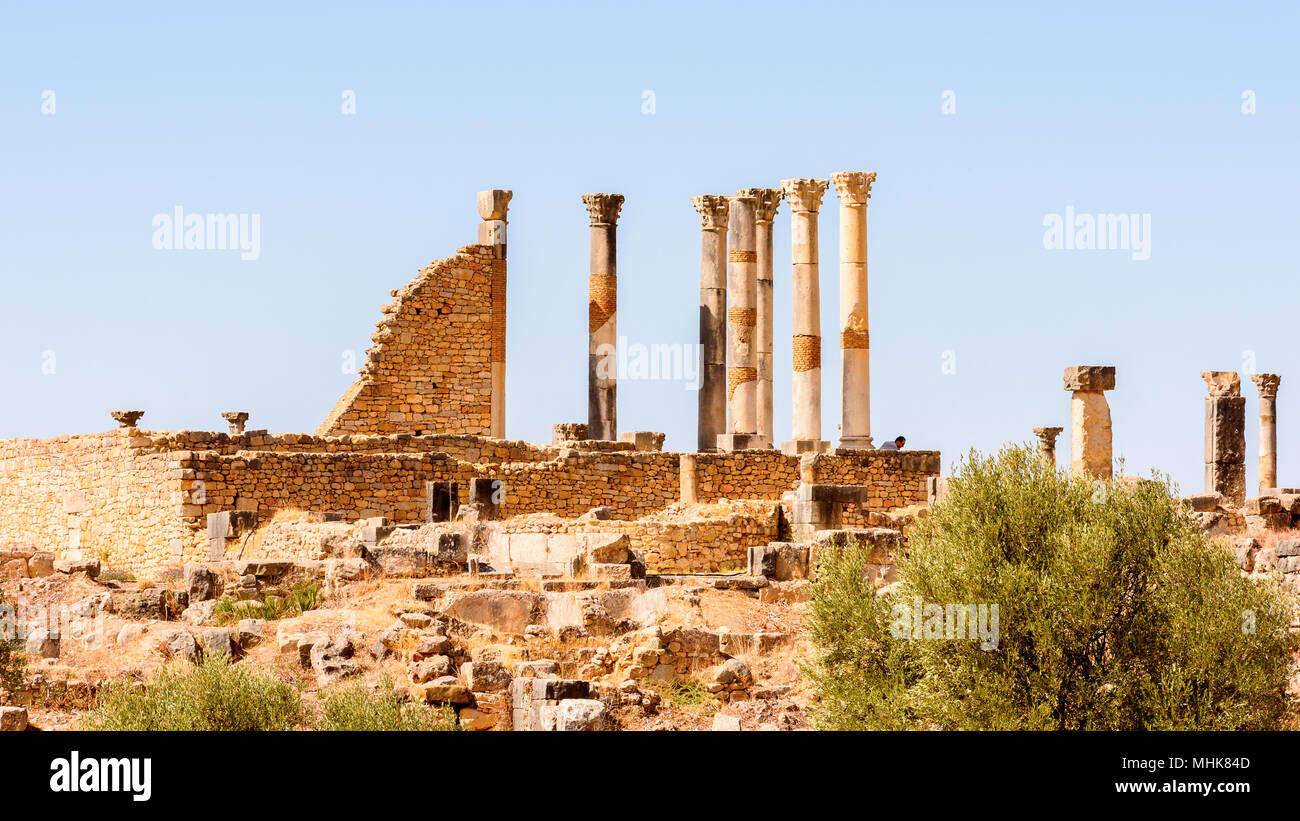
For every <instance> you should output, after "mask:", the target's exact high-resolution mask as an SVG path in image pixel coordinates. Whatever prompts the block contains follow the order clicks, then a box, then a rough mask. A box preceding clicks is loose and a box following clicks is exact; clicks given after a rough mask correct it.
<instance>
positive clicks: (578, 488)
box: [0, 429, 939, 569]
mask: <svg viewBox="0 0 1300 821" xmlns="http://www.w3.org/2000/svg"><path fill="white" fill-rule="evenodd" d="M181 446H186V449H175V448H178V447H181ZM249 446H251V447H253V448H256V447H262V448H272V449H270V450H257V449H244V448H248V447H249ZM434 447H438V448H443V450H431V448H434ZM190 448H192V449H190ZM445 451H454V452H455V453H456V454H457V455H456V456H453V455H449V454H448V453H447V452H445ZM519 456H522V457H524V458H525V459H526V461H497V460H507V459H510V458H513V457H519ZM458 457H462V458H458ZM679 458H680V454H676V453H662V452H658V451H640V452H628V451H613V452H596V451H583V450H579V449H576V448H563V447H555V446H540V445H530V444H527V443H522V442H504V441H500V440H492V439H486V438H481V437H470V436H446V437H435V436H429V437H425V436H404V435H393V436H384V437H369V436H356V437H353V436H344V437H326V438H324V439H322V438H319V437H310V436H299V435H295V434H283V435H277V436H269V435H266V434H260V433H256V432H254V433H250V434H245V435H244V436H235V437H231V436H228V435H226V434H214V433H205V432H184V431H182V432H174V433H167V432H162V433H157V432H155V433H151V432H147V431H141V430H136V429H128V430H114V431H109V432H107V433H101V434H89V435H85V436H70V437H60V438H58V439H51V440H4V441H0V540H9V541H14V542H20V543H27V544H31V545H32V546H33V547H36V548H37V549H41V550H51V551H54V552H55V553H56V554H57V555H58V556H59V557H60V558H66V557H71V556H76V555H84V556H87V557H98V558H105V559H107V560H108V561H109V563H110V564H113V565H117V566H120V567H129V568H132V569H141V568H154V567H161V566H167V565H175V564H177V563H179V562H182V561H193V560H201V559H202V558H204V557H205V556H206V551H207V544H206V516H207V514H209V513H218V512H221V511H226V510H233V509H237V508H238V509H246V510H257V511H258V512H259V517H261V518H262V520H263V521H265V520H266V519H265V517H269V516H270V515H272V514H273V513H274V512H275V511H277V510H304V511H312V512H330V513H339V514H341V515H342V516H343V518H344V519H348V520H354V519H359V518H366V517H370V516H386V517H388V518H389V519H391V520H393V521H394V522H396V523H414V522H420V521H422V520H423V517H424V492H425V491H424V483H425V482H426V481H434V480H442V481H448V480H450V481H457V482H461V483H462V487H464V488H465V489H466V491H463V492H467V490H468V487H467V486H468V482H469V480H470V479H471V478H475V477H484V478H496V479H501V480H503V481H504V482H505V486H506V492H505V506H504V515H506V516H514V515H519V514H527V513H543V512H547V513H555V514H557V515H559V516H562V517H567V518H575V517H577V516H580V515H581V514H583V513H585V512H587V511H588V510H590V509H591V508H593V507H599V506H608V507H611V508H613V515H614V516H615V517H616V518H619V519H624V520H632V519H639V518H642V517H645V516H648V515H650V514H654V513H656V512H658V511H662V510H664V509H665V508H667V507H669V506H670V505H672V504H674V503H676V502H678V500H679V494H680V468H679ZM543 459H544V460H546V461H542V460H543ZM534 460H536V461H534ZM798 464H799V461H798V459H797V458H796V457H788V456H784V455H782V454H780V453H778V452H776V451H747V452H742V453H735V454H700V455H699V457H698V468H697V475H698V477H699V479H698V500H699V502H701V503H708V502H716V501H719V500H722V499H726V498H731V499H761V500H767V501H779V500H780V498H781V495H782V494H784V493H785V492H786V491H789V490H792V489H793V488H794V486H795V483H796V482H797V480H798ZM938 466H939V457H938V454H937V453H935V452H932V451H931V452H926V451H904V452H894V451H867V452H864V453H863V454H861V455H852V456H848V455H827V456H824V457H823V458H822V459H821V460H820V461H819V463H818V475H817V477H816V479H817V481H819V482H832V483H838V484H865V485H868V486H870V487H871V488H872V490H873V492H872V495H871V499H870V502H869V507H870V508H871V509H873V510H890V509H895V508H898V507H904V506H907V505H910V504H915V503H917V502H922V501H924V500H925V498H926V493H925V480H926V478H927V477H928V476H930V475H936V474H937V473H938ZM854 515H855V514H854V513H853V511H851V510H846V511H845V519H846V524H850V523H852V522H853V521H855V519H854ZM672 527H677V525H673V526H672ZM764 527H765V526H764ZM669 529H671V528H669ZM706 529H707V528H706ZM688 531H689V528H687V529H686V530H682V531H681V532H680V533H676V532H675V531H674V538H676V537H678V536H680V538H682V539H684V540H690V539H695V538H702V537H704V536H706V535H707V534H706V533H705V532H704V531H700V532H698V533H694V534H692V532H688ZM753 535H755V536H756V535H757V534H753ZM78 550H79V551H81V553H80V554H78V553H76V552H74V551H78ZM687 553H689V551H684V552H683V555H682V556H681V557H680V558H682V559H683V560H684V561H688V562H689V561H694V560H696V559H700V558H703V559H706V560H709V561H714V560H717V559H719V558H722V557H718V556H703V557H691V556H689V555H687ZM658 558H662V559H663V560H665V561H664V562H663V565H664V566H672V565H674V564H676V562H674V561H673V560H675V559H678V558H679V557H678V556H667V555H662V552H661V553H660V555H659V557H658Z"/></svg>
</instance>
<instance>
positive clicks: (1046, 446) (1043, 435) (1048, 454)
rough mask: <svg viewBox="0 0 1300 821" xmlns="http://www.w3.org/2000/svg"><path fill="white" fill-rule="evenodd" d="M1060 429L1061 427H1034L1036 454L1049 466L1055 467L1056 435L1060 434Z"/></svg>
mask: <svg viewBox="0 0 1300 821" xmlns="http://www.w3.org/2000/svg"><path fill="white" fill-rule="evenodd" d="M1061 430H1062V429H1061V428H1034V435H1035V436H1037V437H1038V455H1039V456H1041V457H1042V458H1043V462H1045V463H1046V464H1048V465H1050V466H1051V467H1056V437H1058V436H1060V435H1061Z"/></svg>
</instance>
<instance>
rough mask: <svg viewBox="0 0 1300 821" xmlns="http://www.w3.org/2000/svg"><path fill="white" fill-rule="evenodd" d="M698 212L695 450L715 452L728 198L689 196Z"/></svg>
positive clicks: (723, 364) (723, 398) (721, 397)
mask: <svg viewBox="0 0 1300 821" xmlns="http://www.w3.org/2000/svg"><path fill="white" fill-rule="evenodd" d="M691 204H692V205H694V206H695V210H696V211H698V212H699V214H700V226H701V227H702V229H703V241H702V244H701V248H700V360H701V361H700V397H699V418H698V420H697V425H696V436H697V440H698V441H697V445H696V447H697V449H698V450H701V451H714V450H717V448H718V436H719V435H720V434H722V433H723V432H724V430H725V428H726V425H727V345H726V336H725V335H726V328H727V215H728V212H729V204H728V202H727V198H726V197H725V196H722V195H717V194H705V195H703V196H699V197H691Z"/></svg>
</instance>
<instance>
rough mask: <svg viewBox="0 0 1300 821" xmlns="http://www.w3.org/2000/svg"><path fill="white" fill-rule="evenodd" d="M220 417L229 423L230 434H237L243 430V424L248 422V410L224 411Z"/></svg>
mask: <svg viewBox="0 0 1300 821" xmlns="http://www.w3.org/2000/svg"><path fill="white" fill-rule="evenodd" d="M221 418H222V419H225V420H226V421H227V422H229V423H230V435H231V436H238V435H239V434H241V433H243V432H244V425H245V424H246V423H247V422H248V412H247V411H226V412H225V413H223V414H221Z"/></svg>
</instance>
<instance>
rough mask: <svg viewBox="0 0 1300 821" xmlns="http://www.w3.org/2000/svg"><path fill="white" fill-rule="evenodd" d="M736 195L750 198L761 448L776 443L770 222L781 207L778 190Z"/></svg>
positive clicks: (753, 190)
mask: <svg viewBox="0 0 1300 821" xmlns="http://www.w3.org/2000/svg"><path fill="white" fill-rule="evenodd" d="M736 195H737V196H741V197H753V198H754V199H755V201H756V202H757V206H756V207H755V210H754V219H755V225H756V227H755V232H754V233H755V237H756V238H755V240H754V246H755V249H756V251H757V254H758V277H757V278H758V297H757V299H756V300H755V303H754V307H755V311H756V314H757V317H756V319H755V325H754V339H755V348H756V352H755V359H756V360H757V362H758V436H759V438H760V439H762V440H763V445H764V447H771V445H772V443H773V442H774V441H776V434H775V433H774V431H773V425H772V315H773V304H772V220H773V219H774V218H775V217H776V211H777V209H778V208H780V207H781V197H782V194H781V190H780V189H778V188H746V189H744V190H743V191H737V192H736Z"/></svg>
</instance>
